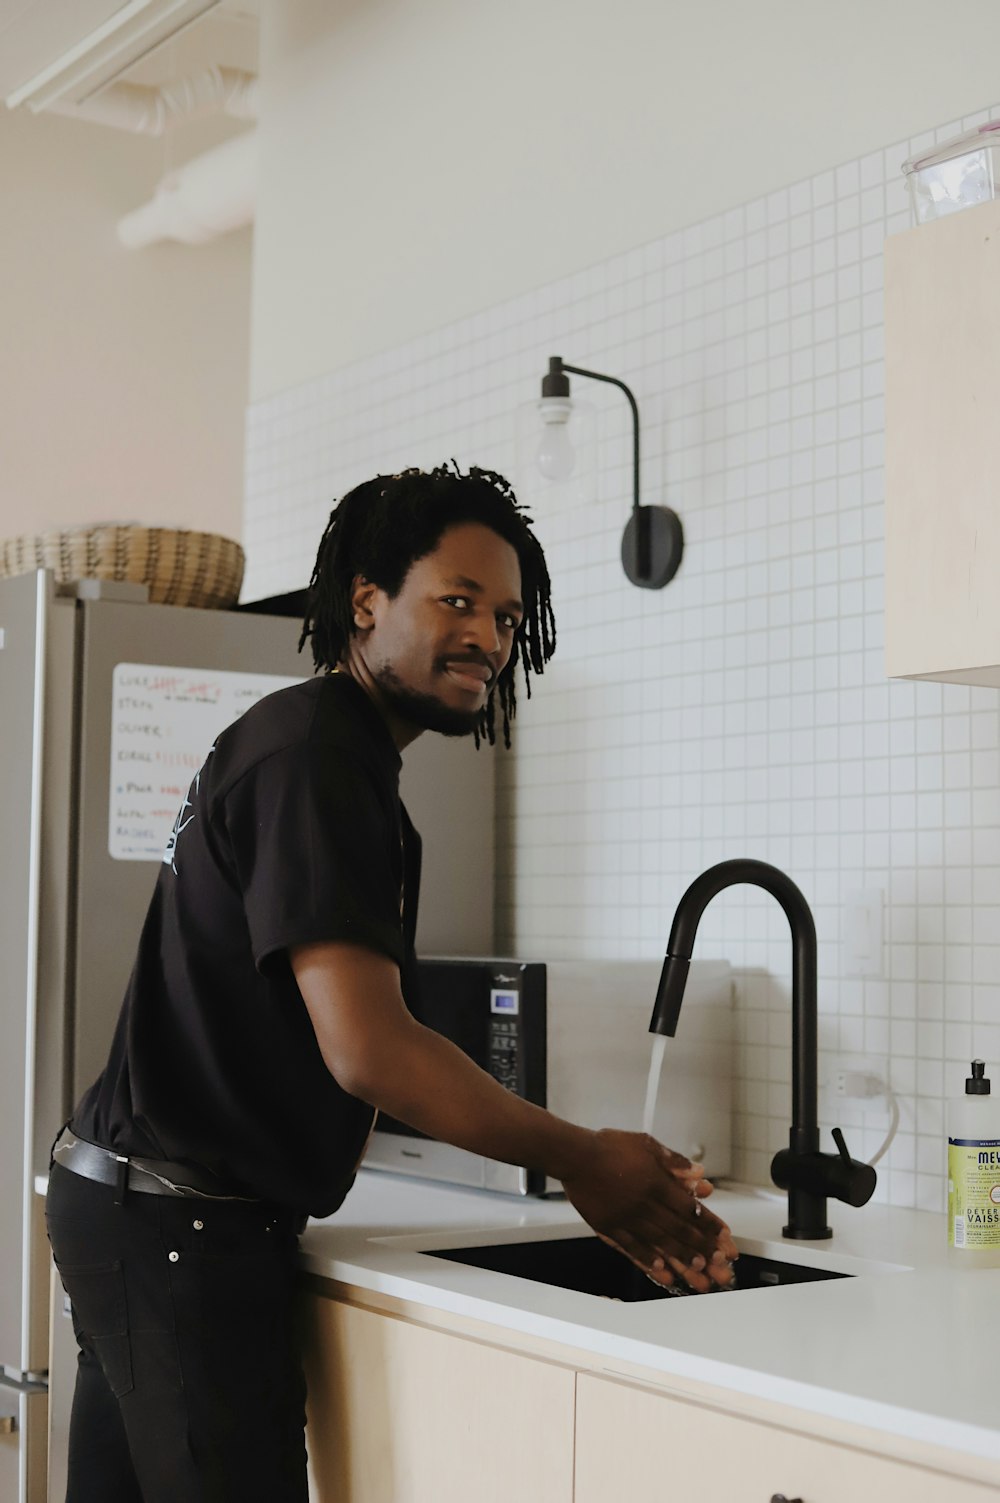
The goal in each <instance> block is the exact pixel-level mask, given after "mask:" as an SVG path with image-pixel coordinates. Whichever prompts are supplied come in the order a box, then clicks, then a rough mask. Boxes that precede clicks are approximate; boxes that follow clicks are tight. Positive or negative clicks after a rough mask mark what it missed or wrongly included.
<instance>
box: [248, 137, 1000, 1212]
mask: <svg viewBox="0 0 1000 1503" xmlns="http://www.w3.org/2000/svg"><path fill="white" fill-rule="evenodd" d="M973 123H978V121H976V120H974V119H972V118H969V117H966V118H965V119H964V120H960V119H955V118H951V119H943V120H940V121H934V120H930V119H925V120H923V121H922V122H921V127H922V134H921V137H920V138H917V137H911V138H910V139H909V140H898V139H893V140H892V141H886V142H883V143H882V149H879V150H877V151H871V152H869V153H867V154H866V155H864V156H863V157H860V158H857V159H853V160H846V161H844V162H842V163H841V164H839V165H838V166H837V168H836V169H835V170H832V171H823V172H817V173H814V174H811V175H809V176H807V177H805V178H802V179H799V180H797V181H795V182H792V183H789V184H788V185H786V186H782V187H781V188H778V189H776V190H774V191H773V192H771V193H769V194H767V195H766V196H765V197H762V198H758V199H755V200H753V201H751V202H750V203H747V204H745V205H741V206H738V207H735V208H730V209H727V210H726V211H725V212H724V213H720V214H717V215H714V216H712V217H710V218H708V219H706V220H704V221H702V222H701V223H699V224H697V225H693V226H689V227H688V228H687V229H684V230H677V231H674V232H673V233H671V234H668V235H665V236H662V237H660V238H658V239H656V240H653V241H650V242H647V243H646V244H644V245H642V246H641V247H638V248H635V249H632V250H630V251H627V252H626V253H624V254H622V255H616V256H612V257H610V258H608V259H606V260H604V261H600V262H597V263H596V264H594V265H593V266H591V267H590V268H588V269H587V270H585V271H581V272H578V273H576V274H574V275H571V276H567V277H561V278H558V279H556V280H554V281H553V282H551V283H549V284H548V285H547V286H543V287H540V288H537V289H536V290H534V291H532V292H530V293H526V294H523V295H520V296H517V297H513V298H510V299H507V300H505V301H502V302H499V303H497V304H495V305H494V306H492V307H489V308H485V309H483V310H481V311H477V312H476V313H475V314H474V315H472V316H471V317H468V318H463V319H457V320H454V321H452V322H451V323H449V324H447V325H446V326H444V327H442V328H438V329H435V330H432V331H431V332H430V333H428V334H426V335H421V336H419V337H414V338H411V339H409V340H407V341H404V342H401V343H400V344H398V345H396V346H395V347H393V348H392V349H390V350H387V351H385V352H384V353H382V354H379V355H375V356H370V357H368V358H366V359H363V360H359V361H356V362H354V363H352V364H350V365H346V366H343V367H341V368H340V369H337V370H332V371H331V372H330V373H329V374H327V375H325V376H322V377H320V378H318V379H316V380H314V381H306V382H303V383H301V384H297V385H296V386H294V387H292V388H290V389H289V390H287V391H284V392H281V393H278V394H276V395H274V396H272V397H269V398H267V399H265V400H263V401H260V402H258V403H255V404H253V406H252V407H251V410H250V417H249V426H248V446H247V484H248V492H247V512H246V540H247V544H248V548H249V550H250V556H251V577H250V579H249V581H248V593H249V595H250V596H253V595H267V594H270V593H272V592H275V591H278V590H281V589H290V588H293V587H294V586H296V585H301V584H302V583H303V582H304V581H305V579H306V578H307V577H308V573H309V569H310V567H311V564H312V559H313V556H314V552H315V548H316V543H317V541H318V539H319V536H320V533H321V530H322V528H323V526H324V524H325V522H326V518H327V515H328V512H329V508H330V504H331V501H332V500H333V498H334V497H336V496H339V495H342V494H343V493H344V491H345V490H346V489H348V488H349V487H350V486H351V485H353V484H356V483H357V482H358V481H360V480H362V479H366V478H368V477H369V476H370V475H372V474H374V473H377V472H379V471H383V472H392V471H394V470H397V469H399V468H402V467H403V466H404V465H423V466H425V467H426V466H428V465H431V464H434V463H439V462H440V461H441V460H442V459H444V458H445V457H447V456H449V455H454V456H455V457H456V458H457V459H458V460H459V462H460V463H461V464H463V465H467V464H469V463H470V462H475V463H478V464H482V465H487V466H495V467H496V468H498V469H500V470H502V471H506V472H508V473H509V474H510V475H511V478H512V479H514V481H515V483H516V485H517V487H518V490H519V493H520V494H522V496H523V497H525V498H530V499H531V502H532V508H533V511H534V513H535V516H536V518H537V529H538V533H539V536H540V538H541V540H542V542H543V544H544V546H545V549H546V554H547V557H548V560H549V565H550V569H551V573H552V578H553V582H554V604H555V612H556V619H557V624H558V650H557V653H556V656H555V659H554V660H553V662H552V664H551V666H550V669H549V670H548V671H547V672H546V674H545V676H544V679H543V680H542V681H541V682H539V683H537V684H536V686H535V692H534V694H533V697H532V699H531V702H530V703H527V702H524V700H523V691H520V690H519V695H520V697H521V699H522V702H521V705H520V708H519V712H518V716H517V721H516V724H515V727H514V738H513V739H514V750H513V752H512V753H510V754H507V753H504V752H503V751H502V750H501V751H500V752H499V753H498V763H497V766H498V776H499V780H500V799H499V820H498V829H497V848H498V863H499V883H500V889H499V890H500V911H499V937H500V942H501V943H502V944H505V945H507V946H509V947H510V948H512V949H513V950H514V951H516V952H517V953H521V954H526V955H527V956H528V957H529V958H531V957H541V958H546V957H548V958H552V959H558V958H563V957H573V958H587V957H593V958H600V959H614V958H628V957H636V958H645V959H652V958H653V957H656V956H658V955H662V953H663V951H664V948H665V945H666V940H667V935H668V932H669V928H670V921H671V918H672V915H673V912H674V908H675V906H676V904H677V901H678V899H679V898H680V896H681V894H682V892H683V891H684V889H685V888H686V887H687V885H688V883H689V882H690V881H691V880H692V879H693V878H694V877H695V876H696V875H697V874H698V873H699V872H700V871H702V870H703V869H704V868H706V867H707V866H709V865H711V864H713V863H714V862H716V861H720V860H725V859H728V858H731V857H736V856H751V857H756V858H758V859H761V860H764V861H770V862H772V863H774V864H775V865H777V866H779V867H781V868H782V869H783V870H785V871H787V872H788V873H789V874H790V876H791V877H792V879H793V880H794V881H795V882H797V883H798V885H799V886H800V887H801V889H802V891H803V892H804V893H805V895H806V898H807V900H808V902H809V903H810V905H811V906H812V909H813V912H814V914H815V918H816V928H817V935H818V939H819V978H820V991H819V1007H820V1026H819V1035H820V1045H821V1073H822V1074H823V1075H825V1076H828V1077H829V1076H831V1075H832V1073H833V1066H834V1061H835V1060H837V1059H838V1058H846V1059H847V1060H849V1061H850V1062H851V1064H852V1065H854V1066H856V1067H860V1066H861V1065H862V1064H866V1065H873V1066H875V1067H876V1068H877V1069H879V1070H880V1072H884V1071H885V1069H886V1068H888V1071H889V1075H890V1079H891V1082H892V1086H893V1088H894V1090H895V1091H896V1092H897V1094H898V1095H899V1098H900V1102H901V1107H902V1120H901V1130H900V1132H899V1134H898V1136H897V1138H896V1140H895V1142H894V1144H893V1146H892V1148H891V1150H890V1152H889V1154H888V1156H887V1158H886V1159H885V1160H884V1161H883V1162H882V1163H881V1164H880V1165H879V1187H878V1191H877V1195H878V1197H879V1198H880V1199H882V1200H889V1201H891V1202H893V1203H895V1204H897V1205H904V1206H914V1205H916V1206H921V1207H923V1208H926V1209H930V1210H940V1209H941V1207H942V1196H943V1187H944V1182H945V1180H944V1173H943V1168H944V1158H943V1122H944V1118H943V1112H944V1101H945V1098H946V1097H947V1096H948V1095H951V1094H954V1093H956V1092H958V1091H960V1090H961V1088H962V1081H963V1079H964V1077H965V1075H966V1073H967V1071H968V1061H969V1060H970V1059H971V1058H972V1056H973V1055H974V1054H979V1055H982V1056H983V1057H984V1058H986V1059H987V1060H988V1061H989V1062H990V1067H991V1073H992V1074H993V1075H998V1074H1000V942H998V937H1000V698H998V695H997V694H996V692H995V691H993V690H986V689H976V690H973V689H968V688H963V687H958V686H954V685H940V684H930V683H901V682H897V683H888V682H887V681H886V679H885V668H884V657H883V546H882V539H883V514H884V513H883V475H882V444H883V423H884V415H883V401H882V392H883V357H882V294H881V286H882V246H883V241H884V238H885V235H886V234H887V233H891V232H894V231H897V230H901V229H905V228H906V227H907V226H908V224H909V212H908V209H907V206H906V201H905V195H904V191H903V186H902V183H901V180H900V177H899V172H898V163H899V161H900V159H901V158H902V157H904V156H906V155H907V154H908V153H909V152H911V151H914V150H916V149H917V148H918V146H919V145H923V144H926V143H927V142H929V141H930V140H933V139H934V134H935V133H936V134H937V135H938V136H939V137H944V136H947V135H950V134H954V133H955V132H956V131H957V130H958V129H959V128H960V127H963V126H966V127H967V126H970V125H972V124H973ZM928 127H936V132H934V131H930V130H928V129H927V128H928ZM554 351H558V352H560V353H562V354H563V355H565V356H566V358H567V359H572V358H573V357H576V359H574V360H573V363H578V362H579V363H582V364H585V365H591V366H592V367H593V368H595V369H597V370H600V371H605V372H609V373H611V374H616V375H621V376H623V377H624V378H625V379H626V380H627V381H628V382H629V383H630V384H631V385H632V386H633V388H634V390H635V393H636V396H637V399H638V402H639V407H640V412H641V416H642V421H643V431H644V435H645V437H644V450H643V471H642V475H643V491H642V493H643V497H644V499H646V500H647V501H649V500H652V501H655V500H659V499H665V500H667V501H668V502H669V504H671V505H673V506H674V507H676V508H677V510H678V511H679V512H680V514H681V516H682V518H683V521H684V528H685V534H686V552H685V558H684V562H683V564H682V567H681V570H680V572H679V574H678V576H677V578H676V579H675V580H674V581H673V583H672V584H670V585H669V586H668V587H667V588H666V589H665V590H663V591H662V592H655V593H654V592H652V591H644V590H638V589H635V588H634V587H633V586H631V585H629V584H628V583H627V581H626V580H625V577H624V575H623V572H622V569H621V565H620V563H619V558H618V550H619V542H620V537H621V530H622V527H623V524H624V522H625V519H626V517H627V515H628V510H629V504H630V501H631V490H630V487H631V467H630V449H629V437H630V426H629V416H628V409H627V405H626V403H625V401H624V398H622V397H621V396H620V395H619V394H618V393H616V392H613V391H611V392H609V391H606V390H605V389H604V388H602V387H598V386H597V384H596V383H591V390H589V391H588V392H587V395H588V397H590V398H591V399H592V400H593V401H594V403H595V405H596V406H597V407H598V409H599V435H598V436H599V442H598V468H597V474H596V476H592V477H589V485H588V488H587V490H586V491H585V493H584V494H583V495H582V497H581V496H576V497H574V496H573V495H572V493H571V487H566V488H563V489H560V488H558V487H556V488H553V489H552V490H550V491H545V490H543V489H542V486H541V483H540V482H539V481H538V479H537V476H536V477H535V478H534V481H533V482H532V478H531V476H530V475H528V474H527V473H524V472H521V471H518V470H517V469H516V468H513V466H514V463H515V453H514V431H515V425H514V413H515V409H516V408H517V406H518V404H519V403H520V402H523V401H524V400H525V399H527V398H530V397H532V396H534V395H535V394H536V393H537V383H538V377H539V375H540V373H541V371H542V369H543V368H544V362H545V357H546V356H547V355H548V354H550V353H553V352H554ZM583 357H586V358H583ZM583 384H584V383H582V382H581V383H580V388H581V389H582V387H583ZM577 394H578V395H579V394H582V391H578V393H577ZM473 879H474V874H472V873H470V880H473ZM856 888H869V889H873V890H876V891H881V892H882V893H883V894H884V896H885V947H884V955H883V962H882V968H881V974H879V975H877V976H872V977H870V978H868V979H860V978H858V977H856V976H854V975H852V974H850V967H849V966H848V965H846V964H845V960H844V956H843V954H842V951H841V945H840V935H841V924H842V919H843V911H844V906H845V902H846V901H847V899H848V896H849V894H850V893H851V892H852V890H853V889H856ZM696 954H699V955H701V956H705V957H711V956H726V957H727V958H728V959H729V960H730V961H731V962H732V963H733V965H734V966H735V967H737V969H738V972H739V1005H738V1008H737V1015H736V1027H737V1031H738V1061H739V1078H738V1083H737V1117H736V1149H737V1156H736V1157H737V1167H738V1170H739V1172H740V1173H741V1174H742V1175H744V1176H745V1177H747V1178H749V1179H752V1180H760V1181H765V1180H766V1179H767V1174H768V1162H769V1158H770V1155H771V1154H772V1153H773V1152H774V1151H775V1149H777V1148H779V1147H781V1146H783V1145H784V1144H785V1142H786V1141H787V1133H788V1124H789V1114H790V1090H789V1080H790V1073H791V1043H790V1032H791V1030H790V1007H789V974H790V962H791V946H790V940H789V933H788V925H787V923H786V921H785V919H784V916H783V915H782V913H781V911H780V909H779V908H778V906H777V904H776V903H775V902H773V901H772V900H771V899H769V898H767V897H765V896H764V895H763V894H760V893H757V892H756V891H754V890H753V889H749V888H740V889H734V890H733V891H731V892H729V893H727V894H724V895H722V896H720V897H719V898H717V899H716V900H715V901H714V902H713V903H712V904H711V905H710V907H709V909H708V911H707V912H706V914H705V917H704V919H703V921H702V924H701V926H700V929H699V935H698V945H697V948H696ZM651 1001H652V999H651ZM611 1005H613V1002H612V1004H611ZM683 1026H684V1023H683V1015H682V1018H681V1027H682V1028H683ZM639 1110H640V1103H639V1102H636V1114H637V1118H638V1113H639ZM821 1120H822V1121H823V1122H824V1123H825V1124H826V1125H828V1126H830V1125H833V1124H834V1123H836V1122H838V1121H839V1124H840V1125H841V1126H843V1127H844V1129H845V1132H846V1134H847V1139H848V1143H849V1145H850V1146H851V1148H852V1150H853V1151H854V1152H855V1154H856V1155H858V1156H859V1157H868V1156H870V1155H871V1154H872V1153H873V1152H874V1151H875V1150H876V1148H877V1147H878V1144H879V1141H880V1139H881V1138H882V1136H883V1134H884V1132H885V1128H886V1123H887V1120H888V1111H887V1107H886V1102H885V1101H884V1100H879V1101H874V1102H872V1103H871V1104H870V1105H865V1106H864V1107H862V1106H860V1105H859V1104H856V1103H852V1102H846V1103H845V1102H837V1101H836V1100H835V1099H834V1098H833V1097H832V1095H831V1094H830V1093H829V1092H827V1093H825V1094H824V1095H823V1096H822V1098H821ZM826 1145H827V1147H830V1146H831V1144H830V1139H829V1137H827V1139H826ZM854 1214H856V1213H855V1212H853V1211H850V1210H848V1209H847V1208H845V1207H840V1206H831V1219H832V1221H833V1224H834V1226H836V1225H838V1224H842V1223H843V1221H844V1220H846V1219H847V1218H848V1217H850V1216H853V1215H854Z"/></svg>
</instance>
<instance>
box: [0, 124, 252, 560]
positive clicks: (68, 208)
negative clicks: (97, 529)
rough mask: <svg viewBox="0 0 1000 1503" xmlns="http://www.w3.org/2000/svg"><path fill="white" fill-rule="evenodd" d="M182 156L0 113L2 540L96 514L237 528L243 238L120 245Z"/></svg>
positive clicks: (245, 334)
mask: <svg viewBox="0 0 1000 1503" xmlns="http://www.w3.org/2000/svg"><path fill="white" fill-rule="evenodd" d="M185 146H186V147H187V148H188V150H187V154H191V153H190V150H189V147H190V143H185ZM181 149H182V147H181V143H179V142H178V140H177V138H176V137H174V138H171V139H169V140H167V141H164V140H157V139H150V138H148V137H147V138H140V137H134V136H129V135H126V134H124V133H121V132H118V131H114V130H109V129H107V128H104V127H100V126H94V125H87V124H82V123H79V122H75V121H68V120H64V119H59V118H56V117H53V116H44V115H43V116H33V115H31V114H30V113H28V112H27V111H18V112H13V113H11V112H9V111H6V110H2V109H0V213H2V229H0V299H2V313H0V328H2V338H0V536H4V537H6V536H11V535H14V534H16V533H20V532H35V531H39V530H41V529H43V528H45V527H47V526H61V525H68V524H72V523H76V522H87V521H100V520H139V521H146V522H155V521H159V522H164V523H167V524H169V525H172V526H185V527H194V528H203V529H205V530H208V531H217V532H222V533H225V534H228V535H230V536H233V537H239V536H240V529H241V509H242V495H243V420H244V408H245V404H246V393H247V369H248V346H249V300H250V250H251V235H250V232H249V231H241V232H237V233H236V234H234V235H231V236H228V237H226V238H224V239H221V240H219V241H216V242H215V243H213V244H211V245H208V246H203V247H198V248H189V247H185V246H178V245H163V246H155V247H151V248H150V249H148V250H144V251H133V252H130V251H126V250H124V249H123V248H122V247H121V246H120V245H119V244H118V241H117V239H116V238H115V224H116V222H117V220H118V219H119V217H120V216H121V215H122V214H124V213H126V212H127V211H128V210H129V209H132V208H135V207H137V206H138V205H139V204H140V203H142V202H144V201H145V199H146V198H147V197H149V196H150V194H151V192H152V190H153V188H154V186H155V184H156V182H157V180H158V179H159V177H160V176H161V174H162V172H163V171H164V169H165V166H166V165H167V164H168V163H169V162H170V161H171V160H178V158H177V156H176V155H174V156H173V157H172V156H171V153H177V152H178V151H179V150H181ZM179 160H184V156H183V155H182V156H180V158H179Z"/></svg>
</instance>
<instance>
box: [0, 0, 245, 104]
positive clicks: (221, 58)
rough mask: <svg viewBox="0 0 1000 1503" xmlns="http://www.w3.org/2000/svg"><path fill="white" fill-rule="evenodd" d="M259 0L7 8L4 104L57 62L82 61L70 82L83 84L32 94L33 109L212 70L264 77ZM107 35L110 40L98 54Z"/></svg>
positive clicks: (17, 2)
mask: <svg viewBox="0 0 1000 1503" xmlns="http://www.w3.org/2000/svg"><path fill="white" fill-rule="evenodd" d="M258 24H259V0H129V3H127V4H122V3H121V0H0V98H3V99H6V100H7V101H8V103H10V102H11V100H12V99H13V100H14V101H15V103H20V102H21V101H20V100H19V99H18V92H19V91H22V90H24V89H25V86H26V85H27V84H28V83H29V82H30V81H32V80H35V79H37V78H39V76H41V75H43V74H44V73H45V72H46V70H48V69H50V68H51V67H53V65H55V64H56V63H57V62H65V61H66V60H67V59H69V60H73V59H74V58H75V57H76V55H77V54H80V56H81V57H82V59H83V61H82V62H81V63H80V64H79V65H76V64H75V63H74V65H73V67H71V68H69V69H68V71H67V73H66V74H65V77H66V78H69V77H70V75H71V74H74V73H75V74H77V75H79V79H80V81H79V82H77V83H75V84H72V85H69V86H66V85H64V84H63V83H58V84H56V85H54V86H53V87H51V88H39V89H35V90H32V91H31V93H30V95H28V96H26V102H27V103H28V105H29V107H30V108H32V109H35V110H38V109H44V108H46V107H47V104H48V102H49V97H50V95H54V93H55V90H56V89H58V90H59V91H60V92H59V94H58V95H57V96H56V97H59V98H64V99H69V100H72V101H76V100H79V99H81V98H83V97H86V94H87V93H93V92H96V90H97V89H99V88H101V87H103V86H104V85H105V84H107V83H110V82H111V81H112V80H118V79H128V80H129V81H130V82H132V83H143V84H161V83H165V82H166V81H167V80H168V79H171V78H177V77H179V76H181V75H182V74H184V73H190V72H192V71H196V70H197V69H198V68H202V67H207V66H209V65H210V64H212V63H217V64H220V65H221V66H224V67H231V68H240V69H242V70H244V71H246V72H256V70H257V31H258ZM102 28H106V29H107V31H108V33H109V35H110V38H111V40H110V41H109V42H104V43H102V44H101V45H100V46H99V47H94V48H93V50H92V51H88V49H91V48H92V45H93V42H94V36H95V33H98V32H99V31H100V30H101V29H102Z"/></svg>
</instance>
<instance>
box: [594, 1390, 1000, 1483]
mask: <svg viewBox="0 0 1000 1503" xmlns="http://www.w3.org/2000/svg"><path fill="white" fill-rule="evenodd" d="M782 1494H783V1495H784V1496H785V1498H787V1499H788V1500H789V1503H791V1500H795V1499H801V1503H997V1496H998V1495H997V1491H996V1489H994V1488H992V1487H987V1486H984V1485H981V1484H979V1483H976V1482H968V1481H965V1480H964V1479H959V1478H955V1477H948V1476H946V1475H945V1474H944V1473H942V1472H936V1471H935V1472H931V1471H927V1470H925V1469H923V1468H919V1467H914V1466H907V1464H906V1463H905V1462H901V1461H893V1460H889V1459H887V1458H886V1457H882V1456H873V1455H871V1454H869V1453H866V1452H863V1451H857V1450H854V1449H852V1448H850V1447H848V1446H841V1445H833V1444H831V1443H830V1442H828V1441H823V1440H816V1439H814V1438H813V1437H811V1436H807V1435H801V1434H796V1433H795V1432H793V1431H791V1430H785V1429H781V1428H780V1427H778V1426H772V1425H766V1424H761V1423H759V1422H757V1421H756V1420H749V1419H745V1418H742V1417H741V1416H738V1415H733V1414H725V1413H722V1412H720V1411H719V1410H715V1409H710V1408H706V1407H705V1406H703V1405H700V1404H697V1403H689V1402H686V1401H684V1400H681V1399H677V1398H674V1397H672V1396H670V1395H667V1394H662V1393H657V1392H655V1391H653V1390H650V1389H646V1388H638V1387H634V1386H632V1385H631V1384H628V1383H620V1382H616V1381H615V1380H613V1379H609V1378H600V1377H596V1376H594V1375H592V1374H589V1373H581V1374H580V1375H579V1377H578V1379H577V1392H576V1491H575V1493H574V1503H608V1499H609V1498H616V1497H620V1498H636V1499H639V1498H641V1499H643V1500H644V1503H689V1500H690V1503H695V1500H697V1503H771V1500H772V1498H774V1497H775V1495H779V1496H780V1495H782Z"/></svg>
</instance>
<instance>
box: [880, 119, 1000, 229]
mask: <svg viewBox="0 0 1000 1503" xmlns="http://www.w3.org/2000/svg"><path fill="white" fill-rule="evenodd" d="M903 176H904V177H905V178H906V183H907V186H908V188H909V190H910V203H911V205H912V207H913V217H914V219H915V220H916V222H917V224H925V223H926V222H927V220H929V219H941V218H943V216H944V215H945V214H954V213H955V212H956V211H957V210H959V209H968V208H971V207H972V206H973V205H974V204H982V203H986V201H987V200H988V199H991V198H997V197H1000V120H987V122H986V123H985V125H977V126H976V128H975V130H970V131H964V132H963V133H962V135H960V136H952V137H951V139H950V140H948V141H942V142H941V144H940V145H939V146H935V147H934V149H933V150H932V151H923V152H921V153H920V155H919V156H915V157H910V158H909V159H908V160H907V161H905V162H904V163H903Z"/></svg>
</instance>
